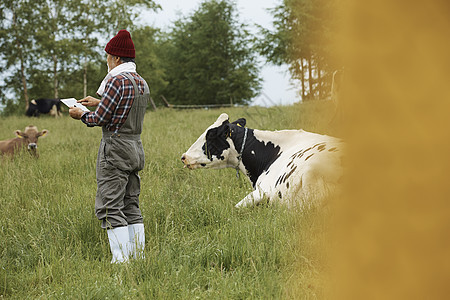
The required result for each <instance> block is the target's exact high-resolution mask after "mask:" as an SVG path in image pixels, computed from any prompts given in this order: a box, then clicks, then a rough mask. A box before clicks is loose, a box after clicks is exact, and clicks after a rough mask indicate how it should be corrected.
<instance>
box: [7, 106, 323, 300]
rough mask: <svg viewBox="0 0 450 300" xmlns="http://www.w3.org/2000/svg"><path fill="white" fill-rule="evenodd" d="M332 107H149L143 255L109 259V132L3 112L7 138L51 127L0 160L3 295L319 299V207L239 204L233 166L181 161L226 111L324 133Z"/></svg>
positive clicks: (269, 125) (262, 125)
mask: <svg viewBox="0 0 450 300" xmlns="http://www.w3.org/2000/svg"><path fill="white" fill-rule="evenodd" d="M331 110H332V109H331V107H330V106H329V104H324V103H316V104H304V105H297V106H290V107H274V108H264V109H263V108H248V109H243V108H230V109H224V110H196V111H175V110H165V109H161V110H158V111H156V112H150V113H148V114H147V116H146V119H145V124H144V132H143V134H142V140H143V144H144V148H145V154H146V167H145V169H144V170H143V171H142V172H141V180H142V182H141V197H140V201H141V208H142V212H143V216H144V223H145V234H146V250H145V255H146V257H145V259H144V260H141V261H132V262H131V263H129V264H125V265H112V264H110V260H111V254H110V250H109V244H108V240H107V236H106V233H105V232H104V231H103V230H102V229H101V228H100V224H99V221H98V220H97V219H96V217H95V216H94V212H93V206H94V198H95V192H96V180H95V160H96V154H97V147H98V144H99V141H100V139H101V129H100V128H87V127H86V126H84V125H83V124H82V123H81V122H78V121H75V120H72V119H71V118H69V117H68V116H64V117H62V118H59V119H53V118H50V117H48V118H46V117H42V118H39V119H30V118H26V117H10V118H4V119H1V120H0V128H1V129H2V130H1V132H0V140H3V139H7V138H12V137H13V131H14V130H16V129H21V130H23V129H24V128H25V126H27V125H30V124H33V125H36V126H38V129H39V130H42V129H48V130H49V134H48V135H47V136H46V137H45V138H41V139H40V140H39V147H38V149H39V153H40V157H39V159H37V160H36V159H33V158H31V157H30V156H29V155H27V153H22V154H21V155H19V156H17V157H16V158H14V159H3V161H1V162H0V168H1V171H0V183H1V184H0V208H1V215H0V297H3V298H14V299H30V298H34V299H36V298H42V299H105V298H109V299H119V298H120V299H193V298H200V299H244V298H245V299H279V298H302V299H313V298H317V297H319V296H320V294H321V276H320V269H321V265H320V261H321V259H320V255H319V254H318V253H316V252H315V250H314V249H315V246H314V245H315V244H316V243H317V241H318V236H319V234H318V233H319V232H320V231H321V226H322V225H321V224H322V222H321V221H320V219H321V218H322V213H321V212H320V211H315V210H310V211H304V212H302V213H300V212H296V211H288V210H287V209H286V208H284V207H277V206H271V207H264V206H263V207H256V208H250V209H242V210H237V209H235V208H234V204H236V203H237V202H238V201H239V200H240V199H242V198H243V197H244V196H245V195H246V194H247V193H249V192H250V191H251V186H250V184H249V183H248V182H247V180H246V179H245V178H242V176H241V178H239V179H237V178H236V176H235V171H234V170H232V169H224V170H199V171H189V170H187V169H183V168H182V163H181V161H180V157H181V154H182V153H183V152H184V151H185V150H187V148H188V147H189V146H190V145H191V144H192V143H193V142H194V141H195V140H196V139H197V137H198V136H199V135H200V134H201V133H202V132H203V131H204V129H205V128H206V127H208V126H209V125H210V124H212V123H213V122H214V121H215V119H216V118H217V117H218V115H219V114H220V113H221V112H227V113H228V114H229V115H230V118H231V119H232V120H235V119H237V118H240V117H245V118H247V125H248V126H249V127H251V128H259V129H269V130H277V129H285V128H304V129H306V130H311V131H322V132H324V133H327V130H328V129H327V120H328V119H329V117H330V116H331V114H332V113H331Z"/></svg>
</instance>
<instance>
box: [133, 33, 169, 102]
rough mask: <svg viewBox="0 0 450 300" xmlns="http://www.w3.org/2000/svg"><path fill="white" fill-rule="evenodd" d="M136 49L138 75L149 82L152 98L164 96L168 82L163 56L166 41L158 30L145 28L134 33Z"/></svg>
mask: <svg viewBox="0 0 450 300" xmlns="http://www.w3.org/2000/svg"><path fill="white" fill-rule="evenodd" d="M132 38H133V41H134V46H135V48H136V65H137V71H138V73H139V74H140V75H141V76H142V77H143V78H144V79H145V80H146V81H147V83H148V85H149V87H150V96H151V97H153V98H156V97H158V96H159V95H162V94H163V91H164V89H165V88H166V87H167V84H168V82H167V81H166V80H165V79H164V78H165V77H166V70H165V68H164V65H163V62H162V59H161V58H160V57H161V55H162V54H163V53H164V39H163V36H162V34H161V33H160V32H159V30H157V29H153V28H151V27H148V26H146V27H143V28H139V29H136V30H134V31H133V32H132Z"/></svg>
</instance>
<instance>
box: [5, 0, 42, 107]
mask: <svg viewBox="0 0 450 300" xmlns="http://www.w3.org/2000/svg"><path fill="white" fill-rule="evenodd" d="M41 2H42V1H40V0H36V1H35V0H28V1H27V0H5V1H3V2H2V4H1V5H0V22H1V27H0V55H1V58H2V61H3V62H4V66H3V67H2V73H4V72H7V73H9V76H5V77H4V82H5V85H4V87H5V90H6V93H13V94H19V95H20V94H21V95H22V97H20V100H19V104H23V103H24V104H25V105H28V101H29V95H28V89H29V86H28V84H27V76H28V70H29V69H30V68H31V66H32V58H33V54H34V53H33V50H34V41H33V38H32V36H33V34H34V28H35V26H36V24H37V23H38V19H37V16H36V14H35V12H36V10H37V9H38V7H39V6H40V5H41V4H42V3H41ZM17 78H18V79H19V80H17ZM2 103H3V104H6V99H5V98H3V97H2Z"/></svg>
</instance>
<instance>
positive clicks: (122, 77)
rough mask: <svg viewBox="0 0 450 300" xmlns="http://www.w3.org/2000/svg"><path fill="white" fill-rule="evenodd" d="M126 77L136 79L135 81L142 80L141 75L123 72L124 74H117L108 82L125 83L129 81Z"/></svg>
mask: <svg viewBox="0 0 450 300" xmlns="http://www.w3.org/2000/svg"><path fill="white" fill-rule="evenodd" d="M127 75H131V77H132V78H134V79H136V80H144V78H142V77H141V75H139V74H138V73H136V72H126V73H125V72H124V73H120V74H117V75H115V76H113V77H112V78H111V79H110V80H117V81H127V80H130V79H129V77H128V76H127Z"/></svg>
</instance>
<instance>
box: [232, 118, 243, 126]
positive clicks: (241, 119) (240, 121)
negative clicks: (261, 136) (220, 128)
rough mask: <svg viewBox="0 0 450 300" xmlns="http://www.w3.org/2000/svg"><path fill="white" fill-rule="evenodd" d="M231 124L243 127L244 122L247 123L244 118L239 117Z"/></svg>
mask: <svg viewBox="0 0 450 300" xmlns="http://www.w3.org/2000/svg"><path fill="white" fill-rule="evenodd" d="M231 124H235V125H237V126H239V127H245V124H247V121H246V120H245V119H244V118H240V119H238V120H236V121H234V122H233V123H231Z"/></svg>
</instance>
